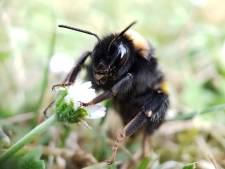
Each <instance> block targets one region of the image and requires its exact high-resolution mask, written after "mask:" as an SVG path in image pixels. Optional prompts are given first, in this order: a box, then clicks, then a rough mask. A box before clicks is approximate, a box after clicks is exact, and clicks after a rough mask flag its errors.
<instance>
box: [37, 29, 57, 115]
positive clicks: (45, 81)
mask: <svg viewBox="0 0 225 169" xmlns="http://www.w3.org/2000/svg"><path fill="white" fill-rule="evenodd" d="M55 44H56V30H54V31H53V33H52V37H51V40H50V47H49V53H48V60H47V62H46V66H45V69H44V71H43V80H42V81H41V85H40V86H41V90H40V96H39V99H38V101H37V103H36V105H35V106H34V107H35V108H34V112H37V111H38V110H39V108H40V107H41V104H42V102H43V98H44V95H45V91H46V90H47V87H48V76H49V62H50V60H51V57H52V56H53V54H54V51H55Z"/></svg>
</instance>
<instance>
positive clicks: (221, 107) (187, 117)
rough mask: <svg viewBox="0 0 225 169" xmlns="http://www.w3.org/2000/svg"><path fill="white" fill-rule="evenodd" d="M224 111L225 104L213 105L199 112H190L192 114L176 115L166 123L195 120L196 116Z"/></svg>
mask: <svg viewBox="0 0 225 169" xmlns="http://www.w3.org/2000/svg"><path fill="white" fill-rule="evenodd" d="M224 110H225V104H220V105H215V106H212V107H209V108H206V109H204V110H202V111H200V112H192V113H185V114H182V115H177V116H176V117H174V118H171V119H167V120H166V121H180V120H191V119H193V118H195V117H196V116H198V115H203V114H206V113H214V112H218V111H224Z"/></svg>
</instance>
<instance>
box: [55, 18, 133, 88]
mask: <svg viewBox="0 0 225 169" xmlns="http://www.w3.org/2000/svg"><path fill="white" fill-rule="evenodd" d="M135 23H136V21H134V22H132V23H131V24H129V25H128V26H127V27H126V28H125V29H123V30H122V31H121V32H120V33H117V34H111V35H109V36H106V37H104V38H103V39H101V38H99V36H98V35H97V34H95V33H92V32H90V31H87V30H82V29H79V28H74V27H71V26H66V25H59V27H62V28H67V29H72V30H75V31H78V32H82V33H86V34H89V35H92V36H94V37H95V38H96V39H97V40H98V43H97V44H96V45H95V47H94V50H93V51H92V54H91V57H92V63H93V64H92V67H93V77H94V79H95V81H96V83H97V84H102V85H104V84H105V83H106V82H107V81H108V80H117V79H119V78H120V77H121V76H122V75H123V74H124V72H126V70H127V69H128V67H129V65H130V64H131V61H132V58H131V57H130V55H131V53H132V43H131V42H130V40H129V39H127V38H125V36H124V34H125V32H126V31H127V30H128V29H130V27H132V26H133V25H134V24H135Z"/></svg>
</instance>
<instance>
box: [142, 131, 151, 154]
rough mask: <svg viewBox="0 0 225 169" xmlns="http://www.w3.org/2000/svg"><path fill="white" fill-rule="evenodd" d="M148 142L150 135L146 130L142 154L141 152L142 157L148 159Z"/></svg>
mask: <svg viewBox="0 0 225 169" xmlns="http://www.w3.org/2000/svg"><path fill="white" fill-rule="evenodd" d="M148 141H149V134H148V132H147V131H146V130H144V133H143V139H142V152H141V156H142V157H147V156H148V154H149V152H150V148H149V142H148Z"/></svg>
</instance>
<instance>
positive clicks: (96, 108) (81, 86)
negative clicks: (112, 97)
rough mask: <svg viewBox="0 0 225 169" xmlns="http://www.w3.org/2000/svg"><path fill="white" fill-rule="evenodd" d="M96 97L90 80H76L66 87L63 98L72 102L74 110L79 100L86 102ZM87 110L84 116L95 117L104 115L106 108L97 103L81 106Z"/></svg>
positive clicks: (67, 101) (68, 102)
mask: <svg viewBox="0 0 225 169" xmlns="http://www.w3.org/2000/svg"><path fill="white" fill-rule="evenodd" d="M95 97H96V93H95V90H94V89H93V88H91V82H90V81H88V82H84V83H82V82H81V81H78V80H77V81H76V82H75V83H74V84H73V85H71V86H69V87H68V89H67V95H66V96H65V98H64V100H65V102H66V103H67V104H70V103H71V102H72V103H73V108H74V111H76V110H77V109H78V108H79V107H80V102H83V103H87V102H89V101H91V100H92V99H93V98H95ZM82 108H83V109H85V110H86V111H87V112H88V115H87V116H86V118H88V119H97V118H101V117H104V116H105V114H106V108H105V107H104V106H103V105H102V104H100V103H98V104H95V105H90V106H87V107H82Z"/></svg>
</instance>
